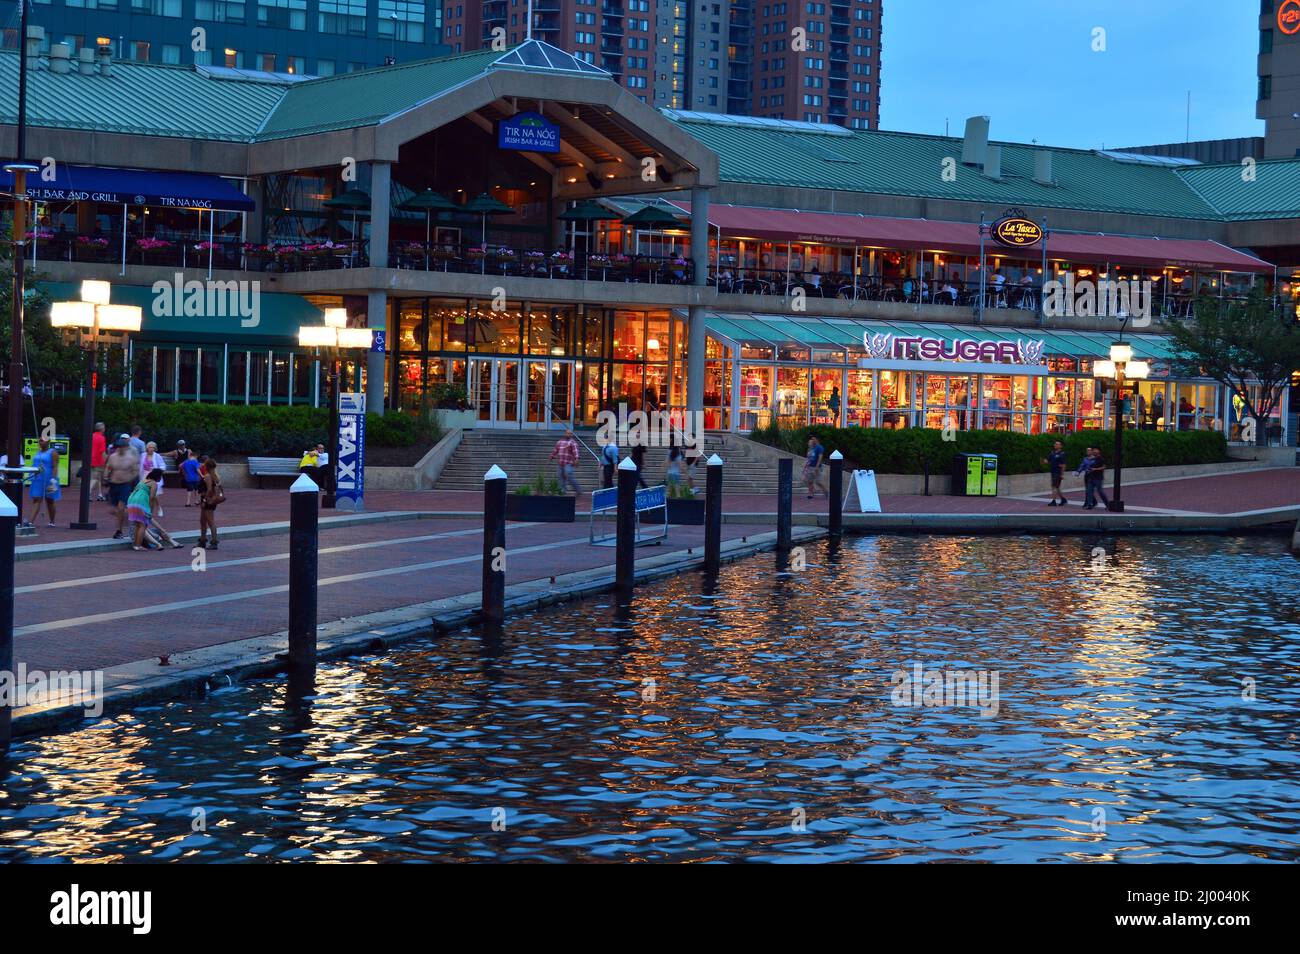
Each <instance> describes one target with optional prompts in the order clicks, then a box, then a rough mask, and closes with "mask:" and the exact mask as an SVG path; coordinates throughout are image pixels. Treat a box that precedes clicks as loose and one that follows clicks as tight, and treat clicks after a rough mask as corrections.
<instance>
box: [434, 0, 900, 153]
mask: <svg viewBox="0 0 1300 954" xmlns="http://www.w3.org/2000/svg"><path fill="white" fill-rule="evenodd" d="M882 5H883V0H824V2H808V0H803V2H797V3H796V2H784V3H772V2H762V0H734V2H731V3H713V2H710V0H532V4H531V9H532V14H533V30H532V36H533V37H534V38H536V39H539V40H543V41H545V42H547V43H549V44H551V45H553V46H557V47H560V48H561V49H564V50H567V51H569V52H571V53H573V54H574V55H575V56H577V57H579V58H581V59H583V60H584V61H586V62H587V63H590V64H592V65H594V66H599V67H600V68H601V69H603V70H605V71H607V72H608V73H610V74H611V75H612V76H613V77H614V79H615V80H616V81H618V82H619V83H621V84H622V85H623V86H625V87H626V88H627V89H628V90H629V91H631V92H632V93H633V94H634V95H635V96H636V97H637V98H638V99H640V100H641V102H643V103H648V104H649V105H651V106H655V107H662V108H669V109H683V110H690V111H693V112H708V113H724V114H730V115H738V116H768V117H773V118H776V119H794V120H801V121H805V122H814V123H818V122H820V123H832V124H835V125H839V126H847V127H850V128H853V129H873V128H875V126H876V124H877V122H878V121H879V116H880V102H879V99H880V95H879V84H880V27H881V15H882ZM528 10H529V2H528V0H480V2H469V3H463V2H458V3H454V4H447V5H446V7H445V8H444V27H443V33H444V37H443V39H444V42H446V43H447V44H448V46H449V47H450V48H451V49H452V50H453V51H454V52H467V51H470V50H474V49H480V48H482V47H483V46H485V45H489V44H491V43H492V42H493V41H494V39H495V40H496V41H497V42H499V43H503V44H509V45H513V44H516V43H520V42H522V41H523V40H525V39H527V38H528V23H527V20H528Z"/></svg>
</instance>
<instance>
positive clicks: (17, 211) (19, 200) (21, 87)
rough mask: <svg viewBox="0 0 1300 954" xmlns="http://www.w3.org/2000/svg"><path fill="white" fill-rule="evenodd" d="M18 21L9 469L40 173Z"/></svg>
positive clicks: (15, 445)
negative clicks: (33, 179) (31, 155)
mask: <svg viewBox="0 0 1300 954" xmlns="http://www.w3.org/2000/svg"><path fill="white" fill-rule="evenodd" d="M19 6H20V8H21V13H20V14H19V19H18V123H17V130H16V131H17V143H16V144H15V145H16V148H15V150H14V161H13V162H10V163H6V164H5V167H4V169H5V171H6V172H8V173H11V174H12V175H13V177H14V210H13V246H12V248H13V255H14V280H13V300H12V304H11V306H10V312H9V440H8V450H7V452H8V454H9V466H10V467H11V468H16V467H18V466H19V465H20V462H21V461H22V455H23V350H22V341H23V298H24V295H23V283H24V280H25V278H26V265H27V257H26V256H27V174H28V173H36V172H40V171H41V170H40V167H39V166H35V165H32V164H31V163H30V162H27V161H26V159H25V158H24V157H25V156H26V154H27V4H26V3H25V2H24V3H21V4H20V5H19ZM5 476H6V477H12V479H11V480H7V481H6V483H8V485H9V486H8V488H7V490H8V493H9V499H11V500H12V501H13V502H14V506H16V507H17V508H18V512H19V515H20V517H21V514H22V509H23V484H22V481H23V477H22V472H21V471H13V472H12V473H11V474H6V475H5Z"/></svg>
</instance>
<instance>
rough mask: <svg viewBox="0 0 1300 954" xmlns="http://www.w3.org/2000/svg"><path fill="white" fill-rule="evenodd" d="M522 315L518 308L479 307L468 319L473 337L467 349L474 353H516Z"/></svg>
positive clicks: (517, 351)
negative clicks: (498, 309)
mask: <svg viewBox="0 0 1300 954" xmlns="http://www.w3.org/2000/svg"><path fill="white" fill-rule="evenodd" d="M523 317H524V316H523V313H522V312H520V311H518V310H515V311H510V310H506V311H493V310H492V309H490V308H480V309H479V310H478V311H477V312H475V313H474V316H473V318H472V319H471V321H470V327H471V334H472V335H473V337H472V339H471V340H470V348H469V350H470V351H473V352H475V353H476V354H518V353H519V343H520V332H519V327H520V325H521V324H522V323H523Z"/></svg>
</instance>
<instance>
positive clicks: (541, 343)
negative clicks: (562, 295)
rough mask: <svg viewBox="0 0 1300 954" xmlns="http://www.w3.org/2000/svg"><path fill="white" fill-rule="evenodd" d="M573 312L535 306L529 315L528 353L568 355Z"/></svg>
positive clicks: (564, 309) (559, 308) (566, 309)
mask: <svg viewBox="0 0 1300 954" xmlns="http://www.w3.org/2000/svg"><path fill="white" fill-rule="evenodd" d="M573 317H574V314H573V310H572V309H570V308H563V307H555V306H540V307H539V306H534V307H533V308H532V309H531V310H530V311H529V313H528V353H529V354H550V355H557V356H558V355H567V354H568V353H569V329H570V328H571V327H572V323H573Z"/></svg>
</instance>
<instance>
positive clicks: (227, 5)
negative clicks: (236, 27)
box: [194, 0, 244, 23]
mask: <svg viewBox="0 0 1300 954" xmlns="http://www.w3.org/2000/svg"><path fill="white" fill-rule="evenodd" d="M194 16H195V17H196V18H198V19H200V20H212V21H213V22H215V23H243V22H244V3H243V0H239V2H235V0H195V3H194Z"/></svg>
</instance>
